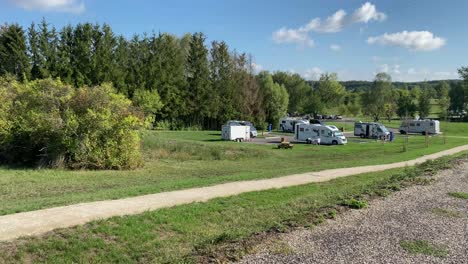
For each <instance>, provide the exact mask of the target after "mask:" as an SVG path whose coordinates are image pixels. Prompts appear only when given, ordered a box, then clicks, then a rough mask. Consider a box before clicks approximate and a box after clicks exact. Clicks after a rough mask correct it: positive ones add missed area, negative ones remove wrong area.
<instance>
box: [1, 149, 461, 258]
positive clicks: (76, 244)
mask: <svg viewBox="0 0 468 264" xmlns="http://www.w3.org/2000/svg"><path fill="white" fill-rule="evenodd" d="M458 157H459V158H464V159H466V158H467V157H468V156H467V153H465V154H464V155H458ZM451 159H453V157H445V158H442V159H439V160H437V161H431V162H427V163H425V164H422V165H418V167H416V168H414V167H413V168H406V169H405V168H402V169H394V170H388V171H383V172H378V173H367V174H361V175H356V176H351V177H347V178H340V179H336V180H333V181H330V182H325V183H317V184H308V185H304V186H297V187H290V188H283V189H278V190H269V191H261V192H252V193H245V194H241V195H238V196H234V197H228V198H219V199H214V200H211V201H209V202H206V203H194V204H189V205H183V206H177V207H174V208H167V209H162V210H157V211H152V212H147V213H144V214H140V215H135V216H127V217H114V218H111V219H107V220H101V221H94V222H91V223H89V224H87V225H84V226H79V227H75V228H70V229H62V230H56V231H54V232H51V233H48V234H46V235H45V236H41V237H35V238H23V239H19V240H16V241H13V242H8V243H0V263H3V262H5V263H9V262H29V263H41V262H48V263H135V262H137V263H192V262H200V261H207V260H209V259H210V258H218V259H220V260H233V259H236V258H237V257H239V256H241V255H242V254H243V253H244V252H245V249H248V248H249V245H250V246H252V245H253V244H255V243H256V240H255V239H256V236H255V234H259V233H262V232H266V231H274V230H277V231H282V230H283V231H285V230H288V229H289V228H290V227H294V226H305V227H307V226H313V225H314V224H318V223H320V222H321V221H322V220H323V219H324V218H327V217H333V216H334V215H335V212H336V211H335V209H338V206H339V205H343V204H346V201H350V200H352V199H354V200H359V201H365V199H366V198H369V197H372V196H375V195H386V194H388V193H389V192H391V191H392V190H397V189H399V188H400V187H401V186H402V185H405V184H411V182H420V181H418V177H420V176H421V175H422V174H425V173H431V172H432V173H435V172H436V171H438V170H440V169H444V168H448V167H450V160H451ZM421 182H423V181H421ZM252 243H253V244H252Z"/></svg>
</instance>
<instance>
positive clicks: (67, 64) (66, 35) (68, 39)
mask: <svg viewBox="0 0 468 264" xmlns="http://www.w3.org/2000/svg"><path fill="white" fill-rule="evenodd" d="M72 49H73V28H72V26H70V25H67V26H65V27H63V28H62V30H61V31H60V38H59V43H58V47H57V76H58V77H60V79H61V80H62V81H63V82H65V83H67V84H74V83H75V81H74V80H73V67H72V65H71V62H72Z"/></svg>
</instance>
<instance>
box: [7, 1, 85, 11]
mask: <svg viewBox="0 0 468 264" xmlns="http://www.w3.org/2000/svg"><path fill="white" fill-rule="evenodd" d="M10 1H11V2H12V3H13V4H15V5H16V6H19V7H21V8H23V9H26V10H41V11H57V12H66V13H75V14H80V13H83V12H84V11H85V9H86V8H85V5H84V2H83V1H82V0H10Z"/></svg>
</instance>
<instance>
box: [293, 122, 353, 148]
mask: <svg viewBox="0 0 468 264" xmlns="http://www.w3.org/2000/svg"><path fill="white" fill-rule="evenodd" d="M294 139H295V140H296V141H302V142H306V143H307V144H312V143H315V144H322V145H343V144H346V143H347V140H346V137H345V136H344V135H343V133H342V132H341V131H340V130H339V129H338V128H337V127H336V126H324V125H315V124H312V125H311V124H297V125H296V129H295V133H294Z"/></svg>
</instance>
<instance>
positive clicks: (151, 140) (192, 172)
mask: <svg viewBox="0 0 468 264" xmlns="http://www.w3.org/2000/svg"><path fill="white" fill-rule="evenodd" d="M466 127H467V129H468V124H467V126H466ZM455 128H457V127H456V126H453V128H452V129H455ZM457 129H458V128H457ZM465 131H466V130H465ZM220 138H221V135H220V132H216V131H197V132H193V131H191V132H187V131H148V132H147V133H145V135H144V145H143V153H144V155H143V156H144V159H145V166H144V167H143V168H141V169H138V170H135V171H67V170H34V169H24V168H2V167H0V201H2V202H1V203H0V215H5V214H12V213H18V212H24V211H32V210H38V209H43V208H50V207H56V206H62V205H68V204H75V203H81V202H91V201H99V200H109V199H118V198H124V197H132V196H139V195H145V194H153V193H159V192H166V191H172V190H180V189H187V188H193V187H201V186H209V185H214V184H220V183H225V182H233V181H241V180H253V179H265V178H274V177H280V176H285V175H290V174H296V173H304V172H313V171H320V170H324V169H332V168H347V167H353V166H364V165H375V164H385V163H393V162H399V161H404V160H411V159H414V158H417V157H421V156H423V155H427V154H431V153H434V152H438V151H442V150H445V149H449V148H453V147H456V146H460V145H464V144H467V143H468V138H450V139H448V140H447V141H446V142H445V143H446V144H444V141H443V138H441V137H431V138H430V139H429V140H430V145H429V147H428V148H426V145H425V142H424V141H425V138H424V137H422V136H414V137H411V138H410V140H409V143H408V146H407V149H408V151H407V152H402V149H403V140H402V139H401V138H398V137H397V139H396V141H395V142H392V143H385V144H383V143H381V142H376V141H375V140H359V142H350V143H349V144H347V145H345V146H319V147H317V146H310V145H306V144H296V145H295V147H294V149H292V150H288V151H283V150H278V149H273V146H271V145H257V144H248V143H234V142H223V141H221V140H220Z"/></svg>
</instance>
